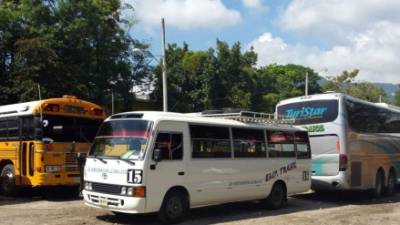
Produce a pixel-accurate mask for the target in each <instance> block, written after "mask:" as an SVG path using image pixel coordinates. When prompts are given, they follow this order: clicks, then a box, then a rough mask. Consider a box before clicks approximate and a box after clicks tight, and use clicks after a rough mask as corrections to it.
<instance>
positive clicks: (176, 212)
mask: <svg viewBox="0 0 400 225" xmlns="http://www.w3.org/2000/svg"><path fill="white" fill-rule="evenodd" d="M188 211H189V201H188V198H187V197H186V196H185V194H184V193H182V192H179V191H171V192H169V193H167V195H166V196H165V198H164V201H163V203H162V205H161V209H160V211H159V213H158V216H159V218H160V220H161V222H163V223H164V224H175V223H179V222H181V221H182V220H183V219H184V218H185V216H186V214H187V213H188Z"/></svg>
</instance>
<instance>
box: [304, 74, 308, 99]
mask: <svg viewBox="0 0 400 225" xmlns="http://www.w3.org/2000/svg"><path fill="white" fill-rule="evenodd" d="M304 95H305V96H308V71H306V85H305V90H304Z"/></svg>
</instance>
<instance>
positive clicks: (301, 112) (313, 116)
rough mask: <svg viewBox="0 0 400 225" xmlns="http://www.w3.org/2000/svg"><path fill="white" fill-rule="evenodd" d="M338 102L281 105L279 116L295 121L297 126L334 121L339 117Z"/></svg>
mask: <svg viewBox="0 0 400 225" xmlns="http://www.w3.org/2000/svg"><path fill="white" fill-rule="evenodd" d="M338 105H339V104H338V100H317V101H306V102H296V103H291V104H287V105H280V106H278V108H277V112H278V115H281V116H286V117H289V118H293V119H295V124H298V125H300V124H314V123H326V122H332V121H334V120H335V119H336V118H337V116H338Z"/></svg>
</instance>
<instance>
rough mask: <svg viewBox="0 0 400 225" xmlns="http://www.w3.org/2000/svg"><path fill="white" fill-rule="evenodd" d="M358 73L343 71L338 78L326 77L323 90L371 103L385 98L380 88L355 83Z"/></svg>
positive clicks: (356, 71)
mask: <svg viewBox="0 0 400 225" xmlns="http://www.w3.org/2000/svg"><path fill="white" fill-rule="evenodd" d="M358 73H359V70H358V69H355V70H353V71H351V72H348V71H343V73H342V74H341V75H339V76H331V77H328V81H327V83H326V84H325V85H324V87H323V89H324V90H325V91H336V92H343V93H346V94H348V95H351V96H353V97H356V98H360V99H364V100H367V101H371V102H378V101H379V100H380V99H381V98H383V97H386V93H385V91H384V90H383V89H382V88H380V87H376V86H374V85H373V84H371V83H369V82H365V81H363V82H355V81H354V80H355V78H356V77H357V75H358Z"/></svg>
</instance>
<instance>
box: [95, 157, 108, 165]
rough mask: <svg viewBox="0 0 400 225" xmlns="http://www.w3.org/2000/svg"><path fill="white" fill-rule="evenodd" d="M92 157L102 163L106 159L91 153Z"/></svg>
mask: <svg viewBox="0 0 400 225" xmlns="http://www.w3.org/2000/svg"><path fill="white" fill-rule="evenodd" d="M92 157H93V158H95V159H98V160H99V161H100V162H102V163H104V164H107V161H106V160H104V159H102V158H100V157H99V156H95V155H93V156H92Z"/></svg>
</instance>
